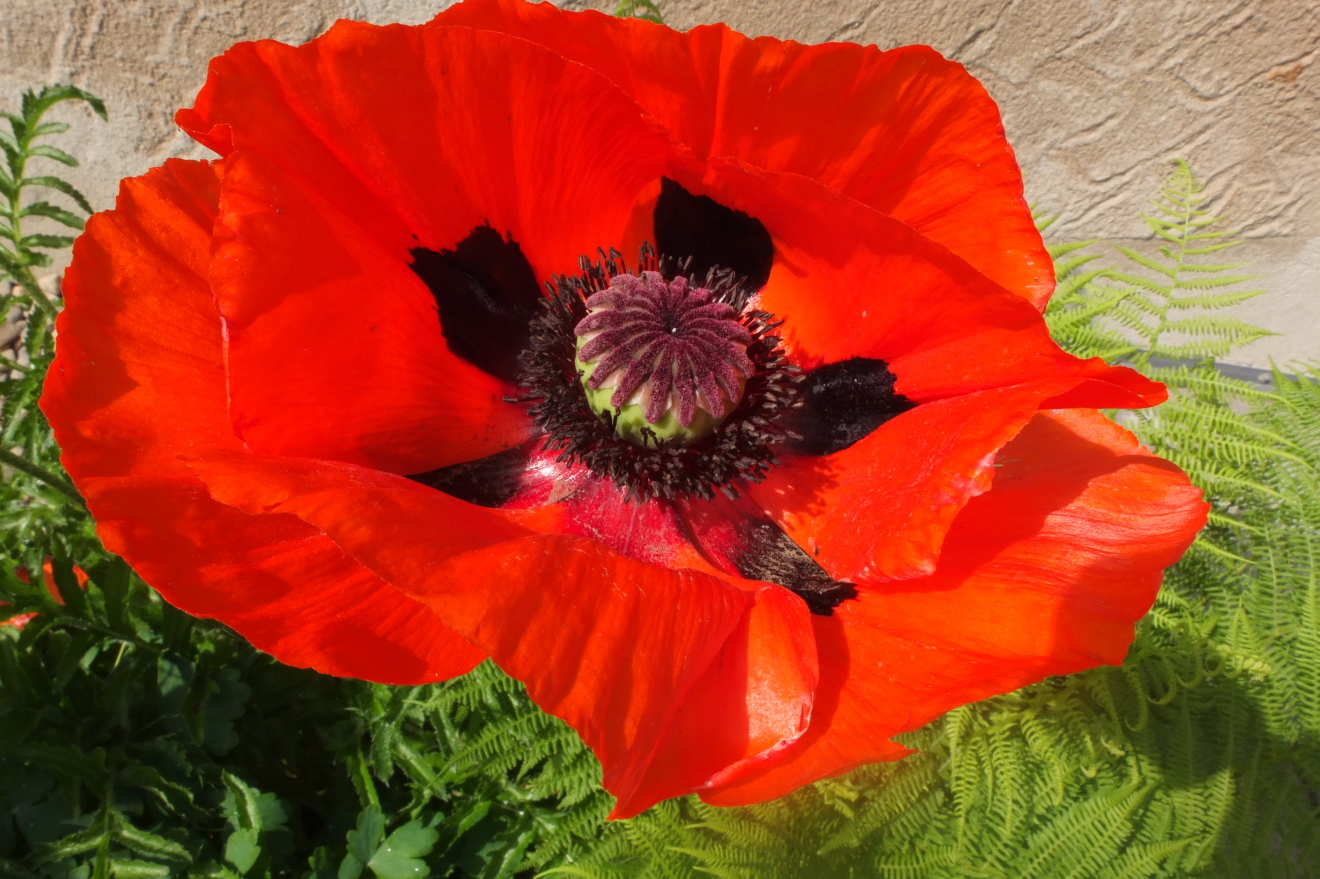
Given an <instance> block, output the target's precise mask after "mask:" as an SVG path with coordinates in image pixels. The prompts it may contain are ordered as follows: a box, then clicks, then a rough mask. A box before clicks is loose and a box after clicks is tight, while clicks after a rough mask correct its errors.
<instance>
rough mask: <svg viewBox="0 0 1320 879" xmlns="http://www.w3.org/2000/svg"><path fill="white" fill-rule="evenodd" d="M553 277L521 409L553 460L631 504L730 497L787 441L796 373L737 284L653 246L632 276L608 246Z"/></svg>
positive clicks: (534, 333)
mask: <svg viewBox="0 0 1320 879" xmlns="http://www.w3.org/2000/svg"><path fill="white" fill-rule="evenodd" d="M600 255H601V260H600V261H599V262H594V261H592V260H590V259H588V258H586V257H583V258H582V260H581V268H582V272H581V274H579V275H559V276H555V278H554V282H553V283H552V284H548V285H547V286H548V287H549V289H550V295H549V296H548V297H546V298H544V299H543V300H542V303H541V305H542V310H541V314H540V315H538V316H537V317H536V318H534V319H533V320H532V321H531V323H530V325H529V331H530V339H529V343H528V347H527V348H526V349H525V350H524V351H523V353H522V357H521V358H520V362H521V366H522V371H521V373H520V375H519V377H518V385H519V387H520V389H521V390H522V395H521V396H519V397H517V398H513V399H514V400H515V401H517V402H527V403H531V404H532V405H531V406H530V407H529V409H528V414H529V415H531V417H532V421H533V422H534V423H535V424H536V426H537V428H538V429H539V430H540V431H541V432H542V433H543V434H544V435H545V438H546V439H545V442H546V447H547V448H549V449H555V450H558V451H559V452H560V459H561V460H563V461H566V462H573V463H578V464H582V465H584V466H585V467H586V468H587V469H589V470H591V471H592V472H594V473H595V474H597V475H598V476H602V477H605V478H607V479H610V480H612V481H613V482H614V483H615V484H616V485H618V486H619V487H621V488H624V489H626V490H627V492H628V495H627V496H628V497H629V498H634V497H635V498H638V499H640V500H647V499H650V498H655V497H664V498H679V497H696V498H710V497H713V496H714V493H715V492H716V491H721V492H723V493H725V494H727V495H729V496H730V497H734V496H736V495H737V489H736V488H735V485H736V484H737V483H739V482H759V481H761V479H763V478H764V476H765V473H766V471H767V470H768V469H769V468H770V467H772V466H774V464H776V463H777V460H778V459H777V458H776V450H777V448H778V447H779V446H781V445H782V443H783V442H784V441H785V440H787V439H789V438H790V437H792V436H796V434H795V433H793V432H792V431H790V430H788V429H786V428H784V427H783V426H782V424H781V422H783V421H784V416H786V415H788V414H790V413H791V412H792V411H793V410H794V409H796V408H797V407H798V406H799V405H800V402H799V400H798V384H799V382H801V381H802V375H801V371H800V370H799V369H798V368H797V367H796V366H794V365H793V364H791V363H789V361H788V357H787V355H786V354H785V353H784V350H783V349H782V348H781V347H780V344H779V337H778V336H777V335H775V332H774V331H775V329H776V328H777V327H778V326H779V322H778V321H776V320H775V319H774V316H773V315H770V314H768V313H766V312H764V311H761V310H760V309H758V308H756V307H755V305H754V304H753V303H752V301H751V299H752V296H751V293H750V292H749V291H748V289H747V287H746V286H745V284H746V281H745V279H744V278H743V277H741V276H739V275H736V274H735V273H734V272H732V271H729V270H727V269H721V268H719V267H714V266H712V267H710V268H708V269H707V270H706V271H705V272H704V273H703V274H702V275H698V274H696V273H695V272H694V271H693V270H692V260H691V258H684V259H681V260H673V259H669V258H666V257H661V256H659V255H658V254H657V253H656V252H655V250H654V249H653V248H652V247H651V246H650V245H649V244H648V245H644V246H643V248H642V252H641V258H640V265H639V267H638V269H637V271H635V272H632V271H629V270H628V268H627V267H626V266H625V265H624V263H623V258H622V256H621V255H620V254H619V253H618V252H617V251H613V250H611V251H610V252H609V253H605V252H604V251H602V252H601V254H600Z"/></svg>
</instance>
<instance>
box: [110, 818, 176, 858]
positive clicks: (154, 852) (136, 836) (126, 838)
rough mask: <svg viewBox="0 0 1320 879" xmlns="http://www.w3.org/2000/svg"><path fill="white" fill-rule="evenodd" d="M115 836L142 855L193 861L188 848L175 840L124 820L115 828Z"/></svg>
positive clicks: (125, 845) (122, 843)
mask: <svg viewBox="0 0 1320 879" xmlns="http://www.w3.org/2000/svg"><path fill="white" fill-rule="evenodd" d="M114 838H115V841H116V842H118V843H119V844H120V845H122V846H124V847H126V848H130V849H132V850H133V851H135V852H137V853H138V854H140V855H146V856H148V857H152V858H160V859H161V860H164V861H173V862H175V863H185V864H186V863H190V862H191V861H192V855H190V854H189V853H188V850H187V849H186V848H184V847H183V846H181V845H179V843H177V842H175V841H174V840H172V839H166V838H165V837H163V836H159V835H157V834H155V833H149V832H147V831H146V830H140V829H138V828H136V827H134V826H132V825H131V824H127V823H125V822H122V821H121V822H120V823H119V824H118V826H117V827H115V829H114Z"/></svg>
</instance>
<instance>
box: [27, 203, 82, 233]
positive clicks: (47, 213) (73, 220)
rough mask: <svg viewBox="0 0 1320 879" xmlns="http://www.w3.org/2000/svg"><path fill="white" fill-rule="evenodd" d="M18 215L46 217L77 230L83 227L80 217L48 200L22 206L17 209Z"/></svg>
mask: <svg viewBox="0 0 1320 879" xmlns="http://www.w3.org/2000/svg"><path fill="white" fill-rule="evenodd" d="M18 215H19V216H20V217H46V218H47V219H51V220H54V221H55V222H57V223H61V224H63V225H65V226H68V227H70V228H71V229H77V230H79V231H82V228H83V219H82V217H80V216H78V215H77V214H74V213H72V212H70V211H66V210H65V209H64V208H61V207H56V206H55V205H53V204H50V203H49V202H44V201H37V202H33V203H32V204H30V205H28V206H27V207H25V208H23V210H21V211H19V213H18Z"/></svg>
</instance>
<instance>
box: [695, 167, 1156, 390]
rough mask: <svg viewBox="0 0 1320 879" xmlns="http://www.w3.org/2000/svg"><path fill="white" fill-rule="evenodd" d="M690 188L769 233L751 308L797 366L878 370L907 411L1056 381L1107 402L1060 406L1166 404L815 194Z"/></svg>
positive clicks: (808, 190) (1020, 308) (748, 183)
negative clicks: (1080, 385) (1084, 386)
mask: <svg viewBox="0 0 1320 879" xmlns="http://www.w3.org/2000/svg"><path fill="white" fill-rule="evenodd" d="M693 187H694V188H695V189H694V191H696V190H697V189H699V191H701V192H702V194H708V195H710V196H711V197H713V198H715V199H716V200H717V201H719V202H720V203H722V204H725V205H728V206H730V207H733V208H736V209H738V210H741V211H745V212H746V213H748V214H751V215H752V216H754V217H756V218H757V219H759V220H760V221H761V222H762V223H763V224H764V225H765V226H766V229H767V230H768V231H769V232H770V235H771V238H772V239H773V241H774V245H775V262H774V267H773V269H772V270H771V274H770V280H769V281H768V282H767V284H766V286H765V288H764V290H763V291H762V292H761V305H762V307H763V308H765V309H766V310H767V311H770V312H772V313H773V314H774V315H775V316H776V317H778V318H782V319H783V320H784V327H783V331H782V332H783V333H784V340H785V345H786V347H787V348H788V349H789V351H790V353H791V354H792V357H793V359H794V361H795V362H797V363H799V364H801V365H803V366H807V367H811V366H816V365H818V364H821V363H833V362H836V361H839V360H845V359H847V358H849V357H870V358H876V359H880V360H884V361H885V362H886V363H888V364H889V367H890V369H891V370H892V371H893V372H894V374H895V375H896V376H897V377H898V384H897V390H898V392H899V393H901V394H903V395H905V396H907V397H908V398H909V399H911V400H913V401H916V402H924V401H926V400H935V399H941V398H945V397H951V396H955V395H957V394H965V393H968V392H971V391H977V390H982V389H985V388H995V387H1002V386H1004V385H1013V384H1018V383H1022V382H1030V381H1037V380H1040V379H1045V378H1050V377H1053V376H1060V375H1074V376H1077V379H1076V382H1080V381H1081V380H1082V379H1083V378H1092V377H1094V378H1095V379H1096V380H1097V381H1098V383H1099V384H1098V385H1097V387H1107V386H1112V387H1107V390H1108V391H1109V396H1108V397H1107V398H1106V401H1105V402H1102V403H1095V402H1086V403H1082V404H1069V405H1086V406H1097V405H1101V406H1112V407H1127V406H1138V407H1139V406H1146V405H1152V404H1153V403H1157V402H1160V401H1161V400H1163V399H1164V389H1163V386H1162V385H1159V384H1158V383H1155V382H1151V381H1149V380H1146V379H1144V378H1142V377H1141V376H1139V375H1137V374H1135V373H1133V372H1132V370H1130V369H1127V368H1126V367H1109V366H1106V365H1105V364H1104V363H1103V362H1102V361H1100V360H1098V359H1094V360H1090V361H1081V360H1078V359H1077V358H1076V357H1073V356H1071V355H1069V354H1066V353H1065V352H1064V351H1062V350H1061V349H1060V348H1059V346H1058V345H1056V344H1055V343H1054V342H1053V341H1052V340H1051V339H1050V336H1049V329H1048V327H1046V325H1045V322H1044V320H1042V319H1041V317H1040V315H1039V314H1038V313H1037V312H1036V310H1035V309H1034V308H1032V307H1031V306H1030V305H1028V304H1026V303H1025V302H1023V301H1022V300H1021V299H1020V298H1019V297H1017V296H1013V295H1011V294H1009V293H1008V292H1006V291H1005V290H1004V289H1003V288H1001V287H999V286H997V285H996V284H994V283H992V282H991V281H989V280H987V279H986V278H985V277H984V276H982V275H981V274H979V273H978V272H977V271H975V270H974V269H973V268H972V267H971V266H969V265H968V264H967V263H966V262H964V261H963V260H962V259H960V258H959V257H958V256H956V255H954V254H953V253H952V252H950V251H949V250H948V249H946V248H944V247H942V246H940V245H938V244H932V243H931V242H930V241H927V240H925V239H924V238H922V237H921V236H919V235H917V234H915V233H914V232H913V231H912V230H911V229H909V228H908V227H906V226H904V225H903V224H902V223H899V222H897V221H896V220H894V219H892V218H890V217H887V216H885V215H884V214H882V213H879V212H877V211H875V210H872V209H870V208H868V207H866V206H865V205H862V204H860V203H858V202H856V201H853V200H852V199H849V198H845V197H843V196H840V195H839V194H838V193H834V192H831V191H830V190H828V189H827V188H825V187H823V186H821V185H820V184H818V183H813V182H812V181H810V180H807V179H806V178H803V177H798V176H795V175H791V174H772V173H768V172H765V171H759V170H756V169H753V168H747V167H742V166H737V165H732V164H729V163H727V162H720V161H716V162H712V163H711V164H710V166H709V168H708V170H707V172H706V175H705V179H704V180H702V181H699V182H696V183H693ZM1092 396H1093V397H1096V396H1099V395H1092ZM1143 397H1144V398H1145V399H1143Z"/></svg>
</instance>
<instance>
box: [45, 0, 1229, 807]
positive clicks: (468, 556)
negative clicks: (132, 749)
mask: <svg viewBox="0 0 1320 879" xmlns="http://www.w3.org/2000/svg"><path fill="white" fill-rule="evenodd" d="M178 120H179V123H180V124H181V125H182V126H183V127H184V128H185V129H186V130H187V131H188V132H189V133H191V134H192V135H193V136H194V137H196V138H197V139H198V140H199V141H201V142H202V143H203V144H206V145H207V146H209V147H211V148H212V149H214V150H216V151H217V152H218V153H220V155H221V157H222V158H221V159H219V160H217V161H215V162H183V161H170V162H167V163H166V164H165V165H164V166H163V167H161V168H157V169H155V170H153V171H151V172H150V173H148V174H147V175H146V176H144V177H141V178H137V179H133V180H127V181H125V182H124V184H123V187H122V189H121V192H120V196H119V200H118V203H117V206H116V208H115V210H113V211H109V212H106V213H103V214H99V215H97V216H96V217H94V218H93V219H92V220H91V222H90V223H89V224H88V227H87V231H86V233H85V234H84V235H83V237H82V238H81V239H80V240H79V241H78V243H77V245H76V246H75V254H74V262H73V265H72V266H71V267H70V269H69V271H68V275H67V277H66V282H65V288H64V289H65V291H66V295H67V302H68V306H67V310H66V311H65V313H64V314H63V315H62V316H61V318H60V322H59V355H58V357H57V360H56V363H55V365H54V367H53V369H52V370H51V373H50V378H49V379H48V382H47V389H46V398H45V402H44V406H45V411H46V412H47V414H48V415H49V417H50V420H51V422H52V424H53V425H54V427H55V431H56V435H57V438H58V439H59V441H60V443H61V444H62V446H63V448H64V454H65V458H64V460H65V464H66V466H67V468H68V470H69V473H70V474H71V476H72V477H73V479H74V480H75V482H76V483H77V485H78V487H79V489H80V490H81V491H82V492H83V493H84V495H85V496H86V498H87V501H88V505H89V507H90V509H91V510H92V512H93V513H94V514H95V516H96V518H97V520H98V522H99V527H100V532H99V533H100V534H101V536H102V538H103V540H104V541H105V543H106V544H107V546H108V547H110V548H111V549H112V550H114V551H115V552H118V553H120V554H122V555H123V556H124V557H125V558H126V559H128V560H129V561H130V562H131V563H132V564H133V565H134V566H135V567H136V568H137V570H138V571H139V572H140V573H141V574H142V575H143V577H144V578H145V579H146V580H147V581H148V582H149V583H151V584H152V585H153V586H154V587H155V588H157V589H158V590H160V592H161V593H162V594H163V595H164V596H165V597H166V598H167V599H168V600H170V601H171V602H173V603H174V604H176V605H178V606H179V607H181V608H183V609H184V610H186V611H188V612H190V613H194V614H197V615H201V616H209V617H217V618H220V619H222V620H224V621H225V622H226V623H228V624H229V625H231V626H233V627H234V628H235V629H237V630H238V631H239V632H241V633H242V634H243V635H244V636H246V637H247V638H249V639H250V640H251V641H252V642H253V643H254V644H255V645H257V646H258V647H260V648H262V649H264V650H267V651H269V652H270V653H272V654H274V655H275V656H277V657H279V658H280V659H282V660H283V661H285V662H288V663H291V664H295V665H304V666H311V667H314V668H317V669H320V670H322V671H325V672H329V673H332V674H339V675H348V676H354V677H360V678H367V679H371V680H377V681H384V682H390V683H399V684H415V683H421V682H426V681H437V680H442V679H444V678H448V677H450V676H452V675H456V674H461V673H463V672H465V671H467V670H468V669H470V668H472V667H473V665H475V664H476V663H477V662H479V661H481V660H482V659H483V658H485V657H491V658H492V659H494V661H495V662H497V663H498V664H499V665H500V666H501V667H502V668H503V669H504V670H505V671H507V672H508V673H509V674H511V675H513V676H514V677H516V678H518V679H519V680H521V681H523V682H524V683H525V684H526V686H527V690H528V692H529V694H530V695H531V697H532V698H533V699H534V700H535V701H536V702H537V704H539V705H540V706H541V707H542V708H544V709H545V710H546V711H548V712H550V713H552V714H555V715H557V716H559V717H562V718H564V719H565V720H566V721H568V722H569V723H570V724H572V725H573V727H574V728H575V729H576V730H577V731H578V732H579V733H580V734H581V736H582V738H583V739H584V740H585V741H586V742H587V744H589V745H590V746H591V748H592V749H593V750H594V751H595V753H596V754H597V755H598V756H599V757H600V760H601V762H602V764H603V766H604V784H605V787H606V788H607V789H608V790H610V791H611V792H612V793H614V794H615V796H616V797H617V798H618V804H617V807H616V809H615V811H614V815H615V816H616V817H619V816H627V815H632V814H635V813H636V812H638V811H640V810H642V809H644V808H646V807H647V806H649V805H651V804H653V803H655V802H657V801H659V800H661V799H663V798H665V797H670V796H674V795H678V794H684V793H687V792H690V791H698V792H699V793H700V794H701V796H702V797H703V798H705V799H706V800H707V801H709V802H712V803H720V804H734V803H748V802H756V801H760V800H763V799H766V798H770V797H775V796H778V795H780V794H782V793H785V792H787V791H789V790H792V789H793V788H795V787H797V786H799V785H801V784H804V783H806V782H810V781H812V780H815V779H818V778H821V777H824V776H829V775H834V774H838V773H841V772H844V771H846V770H848V769H850V768H852V767H854V766H857V765H859V764H862V763H866V762H870V761H877V760H888V759H895V758H896V757H898V756H901V755H902V754H903V753H905V751H904V749H903V748H902V747H900V746H899V745H897V744H894V743H893V742H892V741H891V736H893V735H894V734H895V733H898V732H900V731H904V730H910V729H914V728H916V727H918V726H920V725H922V724H924V723H926V722H928V721H929V720H931V719H932V718H934V717H936V716H938V715H939V714H940V713H942V712H944V711H946V710H948V709H949V708H951V707H953V706H956V705H960V704H963V703H966V702H968V701H971V700H975V699H980V698H983V697H986V696H990V695H992V694H996V693H1003V692H1005V691H1009V690H1012V689H1015V688H1017V687H1021V686H1023V685H1025V684H1028V683H1031V682H1033V681H1037V680H1040V679H1041V678H1042V677H1044V676H1046V675H1050V674H1062V673H1067V672H1073V671H1077V670H1080V669H1084V668H1087V667H1090V666H1093V665H1096V664H1098V663H1116V662H1119V661H1121V659H1122V657H1123V654H1124V651H1125V649H1126V647H1127V645H1128V643H1129V641H1130V639H1131V636H1132V627H1133V622H1134V621H1135V620H1136V619H1138V618H1139V617H1140V616H1141V615H1142V614H1143V613H1144V612H1145V611H1146V610H1147V609H1148V607H1149V606H1150V604H1151V601H1152V600H1153V596H1154V594H1155V590H1156V588H1157V587H1158V584H1159V581H1160V574H1161V571H1162V569H1163V568H1165V567H1167V566H1168V565H1169V564H1171V563H1172V562H1173V561H1174V560H1176V559H1177V558H1178V556H1179V555H1180V554H1181V553H1182V551H1183V550H1184V549H1185V548H1186V547H1187V545H1188V543H1189V542H1190V541H1191V539H1192V537H1193V535H1194V534H1195V532H1196V531H1197V529H1198V528H1199V527H1200V525H1201V524H1202V522H1203V519H1204V515H1205V509H1204V505H1203V504H1202V502H1201V500H1200V494H1199V492H1198V491H1197V490H1196V489H1194V488H1193V487H1192V486H1190V485H1189V484H1188V482H1187V479H1186V478H1185V477H1184V475H1183V474H1182V473H1181V472H1180V471H1179V470H1178V469H1177V468H1175V467H1174V466H1172V465H1171V464H1169V463H1168V462H1166V461H1163V460H1160V459H1159V458H1156V457H1154V456H1152V455H1150V454H1149V453H1147V452H1146V451H1145V450H1143V449H1142V448H1141V447H1140V446H1139V445H1138V444H1137V442H1136V441H1135V440H1134V439H1133V437H1132V436H1131V435H1130V434H1128V433H1127V432H1126V431H1124V430H1122V429H1121V428H1119V427H1117V426H1116V425H1114V424H1112V423H1111V422H1109V421H1107V420H1106V419H1104V418H1103V417H1101V416H1100V415H1099V414H1097V413H1096V412H1095V411H1094V410H1095V407H1139V406H1147V405H1151V404H1154V403H1157V402H1159V401H1161V400H1162V399H1163V398H1164V390H1163V388H1162V387H1161V386H1160V385H1158V384H1155V383H1152V382H1150V381H1147V380H1146V379H1144V378H1142V377H1141V376H1140V375H1138V374H1136V373H1135V372H1132V371H1130V370H1128V369H1125V368H1116V367H1110V366H1108V365H1106V364H1104V363H1102V362H1099V361H1094V360H1092V361H1084V360H1078V359H1076V358H1074V357H1071V356H1069V355H1067V354H1065V353H1063V352H1062V351H1061V350H1059V349H1058V348H1057V347H1056V346H1055V345H1054V344H1053V343H1052V342H1051V341H1050V339H1049V336H1048V334H1047V332H1046V328H1045V325H1044V323H1043V321H1042V319H1041V317H1040V309H1041V308H1043V306H1044V303H1045V301H1046V299H1047V297H1048V296H1049V293H1050V291H1051V287H1052V275H1051V267H1050V262H1049V259H1048V256H1047V254H1046V252H1045V250H1044V248H1043V246H1042V244H1041V240H1040V237H1039V235H1038V234H1037V233H1036V231H1035V228H1034V226H1033V225H1032V221H1031V218H1030V216H1029V213H1028V211H1027V208H1026V206H1025V205H1024V203H1023V200H1022V191H1021V180H1020V177H1019V173H1018V169H1017V167H1016V165H1015V162H1014V159H1013V155H1012V152H1011V151H1010V149H1009V147H1008V145H1007V143H1006V142H1005V139H1004V134H1003V130H1002V128H1001V126H1000V122H999V117H998V113H997V111H996V108H995V106H994V104H993V103H992V102H991V100H990V99H989V97H988V96H987V95H986V93H985V91H984V90H983V89H982V88H981V87H980V86H979V85H978V84H977V83H976V82H975V80H973V79H972V78H971V77H970V76H969V75H968V74H967V73H966V71H965V70H963V68H962V67H960V66H959V65H957V64H953V63H951V62H948V61H946V60H944V59H943V58H941V57H940V56H939V55H937V54H936V53H935V52H933V51H932V50H930V49H927V48H924V47H907V48H903V49H896V50H893V51H888V52H882V51H879V50H878V49H876V48H874V47H862V46H853V45H826V46H801V45H798V44H796V43H786V42H780V41H777V40H771V39H756V40H751V39H747V38H746V37H743V36H740V35H738V34H736V33H733V32H731V31H729V30H728V29H727V28H724V27H720V26H714V27H700V28H694V29H693V30H691V31H688V32H686V33H677V32H674V31H671V30H668V29H666V28H663V27H660V26H656V25H652V24H649V23H646V22H640V21H621V20H615V19H612V18H609V17H606V16H603V15H599V14H594V13H580V14H575V13H567V12H562V11H559V10H557V9H555V8H554V7H552V6H551V5H549V4H536V5H532V4H526V3H522V2H519V0H468V2H465V3H462V4H459V5H457V6H455V7H452V8H451V9H449V10H447V11H445V12H444V13H442V14H441V15H440V16H439V17H438V18H436V19H435V21H434V22H432V23H431V24H429V25H426V26H421V27H372V26H368V25H364V24H355V23H351V22H341V23H339V24H337V25H336V26H335V27H333V28H332V29H331V30H330V31H329V32H328V33H326V34H325V35H324V36H322V37H320V38H319V39H316V40H314V41H312V42H311V43H308V44H307V45H305V46H301V47H296V48H295V47H290V46H285V45H281V44H278V43H273V42H259V43H244V44H240V45H237V46H235V47H234V48H233V49H231V50H230V51H229V52H228V53H226V54H225V55H224V56H222V57H220V58H217V59H216V60H215V61H214V62H212V66H211V71H210V77H209V79H208V81H207V83H206V86H205V88H204V89H203V90H202V92H201V94H200V95H199V96H198V99H197V102H196V104H195V106H194V107H193V108H192V109H189V110H184V111H181V112H180V113H179V115H178ZM647 243H649V244H650V245H653V248H654V249H653V250H652V249H646V248H644V245H645V244H647ZM598 248H600V250H599V251H598ZM612 249H617V253H621V254H627V255H628V256H627V257H626V258H622V257H619V256H618V255H617V254H616V253H614V252H613V250H612ZM639 253H640V254H641V256H640V257H639V259H638V260H634V259H633V258H632V254H639ZM584 254H587V255H597V254H598V257H596V256H593V259H591V260H583V259H582V256H583V255H584ZM543 282H550V291H549V293H543V292H541V284H542V283H543ZM579 372H582V373H585V374H587V375H586V376H585V385H584V382H583V380H580V379H579ZM593 407H594V408H593ZM597 411H599V412H600V413H601V414H600V415H597V414H596V412H597Z"/></svg>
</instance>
